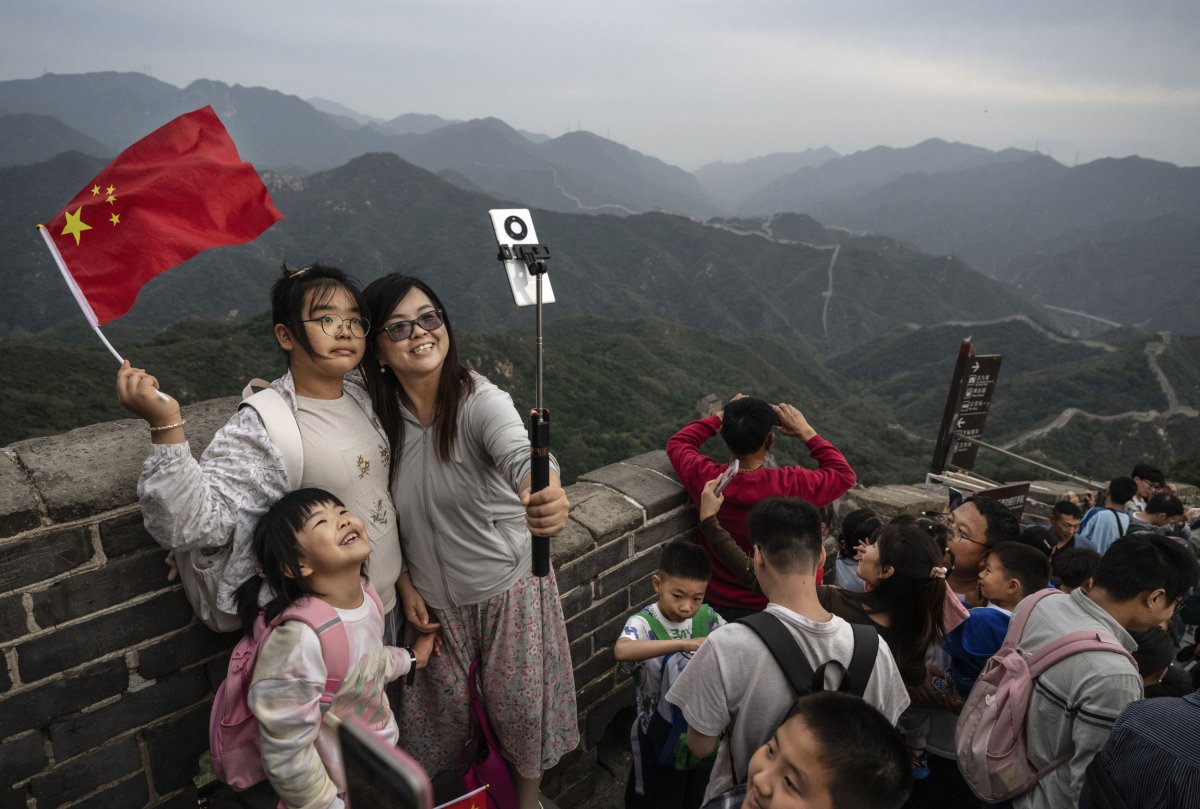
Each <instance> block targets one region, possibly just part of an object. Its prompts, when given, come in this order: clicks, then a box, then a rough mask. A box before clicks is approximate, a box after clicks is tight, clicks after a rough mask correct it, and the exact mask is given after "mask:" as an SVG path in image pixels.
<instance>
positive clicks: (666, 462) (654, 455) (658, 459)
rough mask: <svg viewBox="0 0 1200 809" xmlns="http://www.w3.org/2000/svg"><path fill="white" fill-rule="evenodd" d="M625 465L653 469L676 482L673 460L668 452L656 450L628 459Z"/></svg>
mask: <svg viewBox="0 0 1200 809" xmlns="http://www.w3.org/2000/svg"><path fill="white" fill-rule="evenodd" d="M625 463H627V464H631V465H632V466H641V467H644V468H646V469H653V470H654V471H655V472H658V473H660V474H663V475H666V476H667V477H669V478H671V479H672V480H676V479H677V478H676V477H675V468H674V467H673V466H671V459H670V458H668V457H667V453H666V450H661V449H656V450H651V451H650V452H643V453H642V454H641V455H634V456H633V457H632V458H626V459H625Z"/></svg>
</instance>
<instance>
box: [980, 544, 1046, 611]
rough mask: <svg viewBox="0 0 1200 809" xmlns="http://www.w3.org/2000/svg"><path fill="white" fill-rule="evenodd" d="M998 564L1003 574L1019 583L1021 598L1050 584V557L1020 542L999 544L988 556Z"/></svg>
mask: <svg viewBox="0 0 1200 809" xmlns="http://www.w3.org/2000/svg"><path fill="white" fill-rule="evenodd" d="M988 559H989V560H994V561H995V562H999V563H1000V566H1001V567H1002V568H1004V574H1005V575H1006V576H1008V577H1009V578H1010V579H1016V580H1017V581H1019V582H1020V583H1021V598H1025V596H1028V595H1033V594H1034V593H1036V592H1037V591H1038V590H1042V589H1044V588H1045V587H1046V585H1047V584H1049V583H1050V557H1049V556H1048V555H1046V554H1045V553H1043V552H1042V551H1041V550H1039V549H1038V548H1034V547H1031V546H1029V545H1025V544H1024V543H1021V542H1001V543H1000V544H999V545H997V546H996V547H994V548H992V551H991V553H989V554H988Z"/></svg>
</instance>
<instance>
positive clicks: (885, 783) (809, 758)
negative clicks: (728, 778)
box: [742, 691, 912, 809]
mask: <svg viewBox="0 0 1200 809" xmlns="http://www.w3.org/2000/svg"><path fill="white" fill-rule="evenodd" d="M911 790H912V767H911V763H910V761H909V755H908V748H907V747H906V746H905V744H904V738H903V737H902V736H901V735H900V733H899V731H897V730H896V728H894V727H893V726H892V724H891V723H890V722H888V721H887V719H885V718H884V716H883V714H881V713H880V712H879V711H877V710H875V708H873V707H871V706H870V705H869V704H867V703H866V702H865V701H863V700H862V699H860V698H859V697H856V696H853V695H851V694H843V693H840V692H836V691H819V692H816V693H813V694H808V695H806V696H803V697H800V699H798V700H797V701H796V705H795V706H794V707H793V708H792V710H791V712H790V713H788V715H787V718H786V719H784V721H783V722H782V723H781V724H780V725H779V727H778V728H776V729H775V733H774V734H773V735H772V736H771V738H770V739H768V740H767V743H766V744H764V745H763V746H762V747H760V748H759V749H758V751H757V752H755V754H754V755H753V756H752V757H751V758H750V764H749V767H748V768H747V772H746V799H745V802H744V803H743V804H742V809H818V808H819V809H835V808H837V807H847V808H849V807H853V809H899V807H900V806H902V805H903V804H904V802H905V801H906V800H907V799H908V794H909V792H910V791H911Z"/></svg>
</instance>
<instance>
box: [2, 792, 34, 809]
mask: <svg viewBox="0 0 1200 809" xmlns="http://www.w3.org/2000/svg"><path fill="white" fill-rule="evenodd" d="M28 795H29V789H28V788H22V789H3V788H0V809H26V807H27V806H29V799H28V797H27V796H28Z"/></svg>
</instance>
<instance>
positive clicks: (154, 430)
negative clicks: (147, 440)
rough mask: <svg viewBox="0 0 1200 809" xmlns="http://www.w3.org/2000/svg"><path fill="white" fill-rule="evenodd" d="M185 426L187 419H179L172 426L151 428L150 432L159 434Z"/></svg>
mask: <svg viewBox="0 0 1200 809" xmlns="http://www.w3.org/2000/svg"><path fill="white" fill-rule="evenodd" d="M185 424H187V419H185V418H180V419H179V421H177V422H175V423H174V424H164V425H162V426H161V427H151V428H150V432H152V433H161V432H164V431H166V430H174V429H175V428H176V427H182V426H183V425H185Z"/></svg>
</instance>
